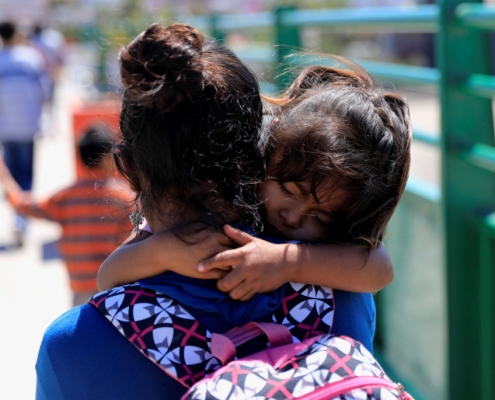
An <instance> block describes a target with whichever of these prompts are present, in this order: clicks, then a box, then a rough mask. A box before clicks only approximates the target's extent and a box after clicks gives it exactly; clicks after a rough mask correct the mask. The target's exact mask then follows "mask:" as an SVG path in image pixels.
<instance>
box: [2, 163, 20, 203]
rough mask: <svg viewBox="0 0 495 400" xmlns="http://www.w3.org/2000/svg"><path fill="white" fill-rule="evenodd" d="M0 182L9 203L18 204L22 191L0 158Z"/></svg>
mask: <svg viewBox="0 0 495 400" xmlns="http://www.w3.org/2000/svg"><path fill="white" fill-rule="evenodd" d="M0 182H1V183H2V185H3V187H4V189H5V192H7V197H8V199H9V202H11V203H19V202H20V201H21V198H22V197H23V195H24V192H23V190H22V189H21V187H20V186H19V184H18V183H17V182H16V181H15V179H14V178H13V177H12V174H11V173H10V171H9V169H8V168H7V166H6V165H5V162H4V160H3V157H1V156H0ZM13 206H14V204H13Z"/></svg>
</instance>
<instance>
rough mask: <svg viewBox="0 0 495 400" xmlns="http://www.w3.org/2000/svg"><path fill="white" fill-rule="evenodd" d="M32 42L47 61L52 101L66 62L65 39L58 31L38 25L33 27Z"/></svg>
mask: <svg viewBox="0 0 495 400" xmlns="http://www.w3.org/2000/svg"><path fill="white" fill-rule="evenodd" d="M30 41H31V44H32V45H33V46H34V47H35V48H36V49H38V50H39V51H40V52H41V54H42V55H43V57H44V59H45V64H46V70H47V72H48V74H49V76H50V78H51V79H50V81H51V82H50V83H51V93H50V100H52V99H53V97H54V91H55V89H56V85H57V82H58V81H59V80H60V71H61V68H62V67H63V65H64V61H65V60H64V58H65V54H64V52H65V45H66V42H65V37H64V35H63V34H62V33H61V32H59V31H57V30H56V29H53V28H50V27H48V26H44V25H43V24H37V25H35V26H34V27H33V31H32V34H31V36H30Z"/></svg>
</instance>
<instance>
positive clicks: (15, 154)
mask: <svg viewBox="0 0 495 400" xmlns="http://www.w3.org/2000/svg"><path fill="white" fill-rule="evenodd" d="M2 145H3V158H4V160H5V164H6V165H7V167H8V168H9V170H10V173H11V174H12V176H13V177H14V179H15V180H16V182H17V183H18V184H19V186H20V187H21V188H22V190H31V188H32V186H33V154H34V152H33V147H34V146H33V142H28V143H15V142H3V143H2Z"/></svg>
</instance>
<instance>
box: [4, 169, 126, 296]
mask: <svg viewBox="0 0 495 400" xmlns="http://www.w3.org/2000/svg"><path fill="white" fill-rule="evenodd" d="M9 202H10V203H11V204H12V206H13V207H14V208H15V209H16V210H17V211H18V212H20V213H22V214H25V215H29V216H33V217H38V218H44V219H48V220H51V221H55V222H58V223H59V224H60V225H61V227H62V237H61V239H60V242H59V252H60V255H61V257H62V259H63V260H64V261H65V263H66V266H67V270H68V272H69V278H70V285H71V288H72V290H73V291H74V292H97V291H98V289H97V285H96V275H97V273H98V269H99V268H100V265H101V263H102V262H103V261H104V260H105V259H106V258H107V257H108V255H109V254H110V253H112V252H113V251H114V250H115V248H116V247H117V246H118V245H119V244H121V243H122V242H123V241H124V239H125V238H127V237H128V236H129V234H130V233H131V231H132V224H131V223H130V221H129V213H130V208H131V207H130V206H131V204H132V202H131V199H130V198H129V196H128V195H127V194H126V193H125V192H124V191H123V190H120V191H117V190H115V189H111V188H110V185H109V182H107V181H104V180H95V179H83V180H80V181H78V182H76V183H75V184H74V185H72V186H70V187H68V188H66V189H63V190H61V191H60V192H58V193H56V194H55V195H53V196H52V197H50V198H49V199H47V200H44V201H40V202H36V201H33V200H32V199H31V197H30V195H28V194H27V193H26V194H25V195H23V196H22V198H17V199H16V198H14V197H12V196H10V197H9Z"/></svg>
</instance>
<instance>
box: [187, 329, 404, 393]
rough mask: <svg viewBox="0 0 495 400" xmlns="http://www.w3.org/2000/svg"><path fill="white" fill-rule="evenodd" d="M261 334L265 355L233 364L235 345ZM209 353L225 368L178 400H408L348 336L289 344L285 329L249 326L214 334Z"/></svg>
mask: <svg viewBox="0 0 495 400" xmlns="http://www.w3.org/2000/svg"><path fill="white" fill-rule="evenodd" d="M261 334H265V335H266V336H267V338H268V341H269V345H270V347H269V348H268V349H267V350H263V351H260V352H258V353H255V354H253V355H250V356H247V357H243V358H241V359H235V354H236V347H237V346H240V345H242V344H244V343H246V342H248V341H249V340H251V339H253V338H255V337H257V336H259V335H261ZM211 349H212V354H213V355H214V357H216V358H217V359H218V360H220V361H221V363H222V365H224V367H222V368H220V369H218V370H217V371H215V372H214V373H212V374H210V375H209V376H207V377H205V378H203V379H202V380H200V381H199V382H197V383H196V384H194V385H193V386H192V387H191V388H190V389H189V391H188V392H187V393H186V394H185V395H184V396H183V397H182V400H199V399H205V400H206V399H208V400H216V399H219V400H220V399H236V400H241V399H256V400H261V399H304V400H316V399H328V400H330V399H335V400H358V399H362V400H396V399H401V400H412V397H411V395H409V394H408V393H407V392H405V391H404V388H403V387H402V385H401V384H398V383H394V382H392V381H391V380H390V378H389V377H388V376H387V375H386V374H385V372H384V371H383V369H382V368H381V366H380V365H379V364H378V362H377V361H376V360H375V359H374V358H373V356H372V355H371V353H370V352H369V351H368V350H366V348H365V347H364V346H363V345H362V344H361V343H359V342H357V341H355V340H353V339H351V338H348V337H346V336H334V335H331V334H326V335H320V336H317V337H313V338H310V339H307V340H304V341H302V342H300V343H293V340H292V336H291V334H290V332H289V331H288V329H287V328H285V327H284V326H283V325H278V324H273V323H254V322H251V323H249V324H247V325H245V326H244V327H242V328H234V329H232V330H230V331H229V332H227V333H225V334H222V335H219V334H213V335H212V337H211Z"/></svg>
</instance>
